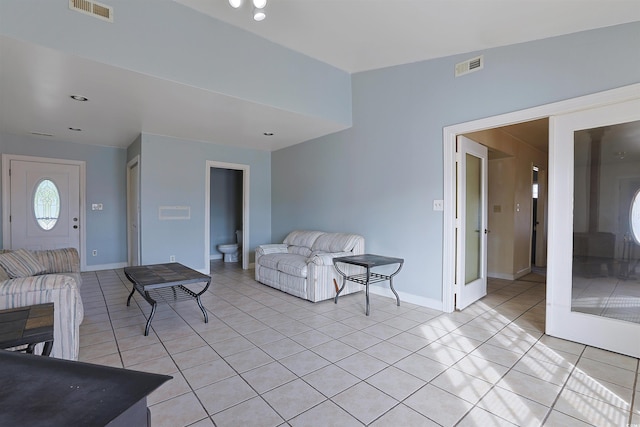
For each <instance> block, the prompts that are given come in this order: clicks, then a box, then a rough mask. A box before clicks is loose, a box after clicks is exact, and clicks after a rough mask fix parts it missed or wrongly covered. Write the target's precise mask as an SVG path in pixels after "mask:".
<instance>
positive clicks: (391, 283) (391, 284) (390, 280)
mask: <svg viewBox="0 0 640 427" xmlns="http://www.w3.org/2000/svg"><path fill="white" fill-rule="evenodd" d="M389 287H390V288H391V292H393V294H394V295H395V296H396V301H397V302H398V307H400V297H399V296H398V293H397V292H396V290H395V289H393V277H389Z"/></svg>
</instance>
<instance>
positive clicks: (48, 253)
mask: <svg viewBox="0 0 640 427" xmlns="http://www.w3.org/2000/svg"><path fill="white" fill-rule="evenodd" d="M33 255H34V256H35V257H36V259H37V260H38V262H40V264H42V265H43V266H44V267H46V269H47V271H46V272H47V273H48V274H54V273H79V272H80V257H79V256H78V251H77V250H76V249H75V248H64V249H48V250H44V251H34V252H33Z"/></svg>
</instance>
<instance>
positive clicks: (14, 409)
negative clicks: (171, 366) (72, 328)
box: [0, 350, 172, 427]
mask: <svg viewBox="0 0 640 427" xmlns="http://www.w3.org/2000/svg"><path fill="white" fill-rule="evenodd" d="M0 366H2V370H0V382H1V383H2V387H0V426H29V427H39V426H43V427H51V426H92V427H93V426H109V427H130V426H136V427H138V426H150V425H151V423H150V422H149V412H148V409H147V395H148V394H149V393H151V392H152V391H153V390H155V389H156V388H158V387H160V386H161V385H162V384H163V383H164V382H165V381H167V380H169V379H171V378H172V377H170V376H167V375H158V374H150V373H146V372H138V371H131V370H128V369H121V368H112V367H109V366H100V365H93V364H90V363H83V362H75V361H71V360H63V359H56V358H54V357H40V356H35V355H32V354H24V353H16V352H12V351H5V350H0Z"/></svg>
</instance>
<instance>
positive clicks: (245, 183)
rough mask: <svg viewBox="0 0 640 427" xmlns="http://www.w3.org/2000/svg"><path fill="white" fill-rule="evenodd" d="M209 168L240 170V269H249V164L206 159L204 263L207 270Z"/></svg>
mask: <svg viewBox="0 0 640 427" xmlns="http://www.w3.org/2000/svg"><path fill="white" fill-rule="evenodd" d="M211 168H219V169H234V170H240V171H242V269H243V270H247V269H249V187H250V186H249V183H250V179H249V178H250V174H249V171H250V168H249V165H243V164H240V163H226V162H218V161H215V160H207V170H206V173H205V189H204V200H205V202H204V265H205V266H206V267H205V270H206V271H209V261H210V259H209V258H210V250H211V248H210V245H211Z"/></svg>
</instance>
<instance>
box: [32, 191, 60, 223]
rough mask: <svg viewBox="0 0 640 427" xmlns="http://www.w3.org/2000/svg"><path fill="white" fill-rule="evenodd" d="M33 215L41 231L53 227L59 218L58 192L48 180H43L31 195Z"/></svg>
mask: <svg viewBox="0 0 640 427" xmlns="http://www.w3.org/2000/svg"><path fill="white" fill-rule="evenodd" d="M33 213H34V215H35V217H36V222H37V223H38V226H39V227H40V228H42V229H43V230H45V231H46V230H51V229H52V228H53V227H55V225H56V223H57V222H58V217H59V216H60V192H59V191H58V187H57V186H56V184H55V183H54V182H53V181H51V180H50V179H43V180H42V181H40V183H39V184H38V186H37V187H36V191H35V193H34V195H33Z"/></svg>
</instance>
